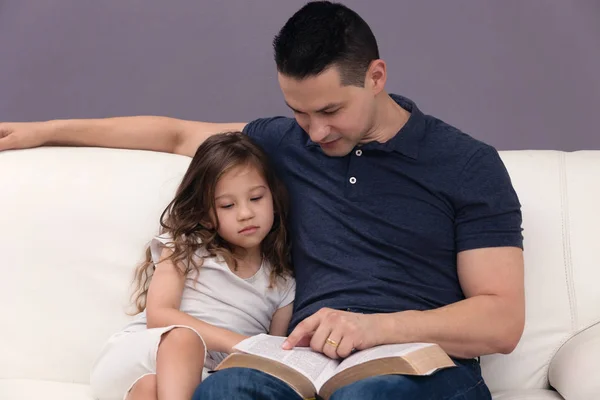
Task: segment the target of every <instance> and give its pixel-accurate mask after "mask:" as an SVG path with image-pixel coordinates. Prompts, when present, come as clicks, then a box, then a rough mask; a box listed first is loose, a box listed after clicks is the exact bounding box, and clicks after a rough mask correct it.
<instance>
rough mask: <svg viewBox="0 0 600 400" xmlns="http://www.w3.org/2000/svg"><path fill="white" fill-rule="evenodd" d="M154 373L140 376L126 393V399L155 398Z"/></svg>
mask: <svg viewBox="0 0 600 400" xmlns="http://www.w3.org/2000/svg"><path fill="white" fill-rule="evenodd" d="M157 396H158V395H157V390H156V374H149V375H145V376H143V377H141V378H140V379H138V381H137V382H136V383H135V384H134V385H133V387H132V388H131V390H130V391H129V393H128V394H127V400H138V399H139V400H142V399H144V400H146V399H156V398H157Z"/></svg>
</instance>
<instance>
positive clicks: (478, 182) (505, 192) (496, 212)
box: [454, 146, 523, 252]
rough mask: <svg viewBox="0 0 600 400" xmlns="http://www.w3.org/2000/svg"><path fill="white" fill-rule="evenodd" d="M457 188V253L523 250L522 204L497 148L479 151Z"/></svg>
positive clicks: (470, 162) (489, 147)
mask: <svg viewBox="0 0 600 400" xmlns="http://www.w3.org/2000/svg"><path fill="white" fill-rule="evenodd" d="M457 186H458V194H457V196H456V198H455V204H454V205H455V210H456V219H455V233H456V235H455V237H456V249H457V252H461V251H464V250H471V249H477V248H485V247H502V246H511V247H520V248H523V236H522V228H521V224H522V216H521V204H520V202H519V199H518V196H517V193H516V192H515V190H514V188H513V185H512V182H511V180H510V176H509V174H508V171H507V170H506V167H505V165H504V163H503V162H502V160H501V159H500V155H499V154H498V152H497V151H496V149H494V148H493V147H491V146H486V147H483V148H480V149H479V150H478V151H476V152H475V154H473V156H472V157H471V158H470V159H469V161H468V162H467V164H466V166H465V168H464V169H463V171H462V174H461V176H460V180H459V182H458V185H457Z"/></svg>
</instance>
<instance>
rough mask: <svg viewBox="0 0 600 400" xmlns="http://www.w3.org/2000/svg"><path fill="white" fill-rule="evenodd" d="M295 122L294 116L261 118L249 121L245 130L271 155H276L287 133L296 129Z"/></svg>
mask: <svg viewBox="0 0 600 400" xmlns="http://www.w3.org/2000/svg"><path fill="white" fill-rule="evenodd" d="M295 122H296V121H295V120H294V119H293V118H287V117H272V118H260V119H257V120H254V121H252V122H250V123H248V124H247V125H246V126H245V127H244V129H243V132H244V133H245V134H246V135H248V136H249V137H250V138H251V139H252V140H254V141H255V142H256V143H258V144H259V145H260V146H261V147H262V148H263V149H264V151H265V152H266V153H267V154H268V155H269V156H274V155H275V154H277V148H278V147H279V145H280V144H281V141H282V140H283V138H284V137H285V135H286V134H287V133H288V132H289V131H291V130H293V129H294V124H295Z"/></svg>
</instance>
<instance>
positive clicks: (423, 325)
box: [284, 247, 525, 358]
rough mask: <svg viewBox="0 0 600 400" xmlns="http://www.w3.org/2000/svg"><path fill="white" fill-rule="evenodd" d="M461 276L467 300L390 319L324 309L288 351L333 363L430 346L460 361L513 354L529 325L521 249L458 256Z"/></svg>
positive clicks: (290, 341)
mask: <svg viewBox="0 0 600 400" xmlns="http://www.w3.org/2000/svg"><path fill="white" fill-rule="evenodd" d="M458 276H459V280H460V284H461V286H462V289H463V292H464V294H465V297H466V299H465V300H462V301H459V302H456V303H453V304H450V305H447V306H444V307H440V308H437V309H433V310H428V311H402V312H397V313H389V314H356V313H351V312H345V311H339V310H332V309H328V308H323V309H321V310H319V311H318V312H317V313H315V314H314V315H312V316H310V317H309V318H307V319H305V320H304V321H302V322H301V323H300V324H298V326H297V327H296V328H295V329H294V331H293V332H292V333H291V334H290V336H289V337H288V340H287V345H285V346H284V348H291V347H293V346H294V345H296V344H299V343H301V344H304V345H307V344H310V347H312V348H313V349H314V350H316V351H320V352H323V353H325V354H326V355H328V356H329V357H332V358H339V357H342V358H343V357H347V356H348V355H349V354H350V353H351V352H352V350H353V349H356V350H362V349H367V348H370V347H373V346H377V345H380V344H390V343H412V342H427V343H437V344H439V345H440V346H441V347H442V348H443V349H444V350H445V351H446V352H447V353H448V354H449V355H451V356H453V357H457V358H473V357H478V356H481V355H485V354H493V353H510V352H511V351H512V350H513V349H514V348H515V346H516V345H517V343H518V342H519V339H520V338H521V334H522V333H523V328H524V324H525V296H524V282H523V281H524V279H523V251H522V250H521V249H520V248H518V247H493V248H481V249H474V250H466V251H463V252H461V253H459V254H458ZM327 339H331V340H334V342H335V345H332V344H331V342H327Z"/></svg>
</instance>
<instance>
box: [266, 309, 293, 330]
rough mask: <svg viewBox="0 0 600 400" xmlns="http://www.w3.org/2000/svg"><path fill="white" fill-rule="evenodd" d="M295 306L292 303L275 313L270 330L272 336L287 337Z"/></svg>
mask: <svg viewBox="0 0 600 400" xmlns="http://www.w3.org/2000/svg"><path fill="white" fill-rule="evenodd" d="M293 304H294V303H290V304H288V305H287V306H283V307H281V308H280V309H278V310H277V311H275V314H273V319H272V320H271V327H270V328H269V334H270V335H274V336H287V330H288V326H289V325H290V320H291V319H292V309H293Z"/></svg>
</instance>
